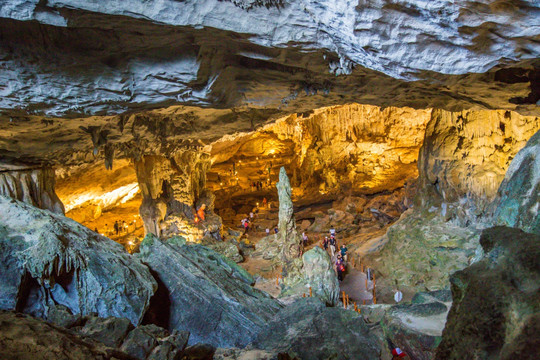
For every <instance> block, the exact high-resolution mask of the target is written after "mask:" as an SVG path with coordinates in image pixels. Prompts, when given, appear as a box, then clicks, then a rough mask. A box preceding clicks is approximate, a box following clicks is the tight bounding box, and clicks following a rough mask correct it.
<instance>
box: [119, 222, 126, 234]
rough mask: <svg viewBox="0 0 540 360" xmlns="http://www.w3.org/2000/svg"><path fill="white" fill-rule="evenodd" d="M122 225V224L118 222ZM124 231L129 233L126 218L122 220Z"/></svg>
mask: <svg viewBox="0 0 540 360" xmlns="http://www.w3.org/2000/svg"><path fill="white" fill-rule="evenodd" d="M118 225H120V224H118ZM122 231H123V232H125V233H127V225H126V221H125V220H122Z"/></svg>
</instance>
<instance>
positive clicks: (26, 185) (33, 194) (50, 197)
mask: <svg viewBox="0 0 540 360" xmlns="http://www.w3.org/2000/svg"><path fill="white" fill-rule="evenodd" d="M54 185H55V173H54V170H53V169H51V168H46V167H43V168H38V169H24V168H23V169H17V170H4V171H0V195H3V196H7V197H9V198H12V199H16V200H20V201H23V202H25V203H27V204H30V205H33V206H36V207H38V208H40V209H46V210H51V211H52V212H55V213H57V214H64V205H63V204H62V202H61V201H60V199H59V198H58V196H57V195H56V192H55V189H54Z"/></svg>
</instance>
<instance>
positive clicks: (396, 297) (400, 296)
mask: <svg viewBox="0 0 540 360" xmlns="http://www.w3.org/2000/svg"><path fill="white" fill-rule="evenodd" d="M394 300H395V301H396V304H399V303H400V302H401V300H403V293H402V292H401V291H400V290H399V289H396V293H395V294H394Z"/></svg>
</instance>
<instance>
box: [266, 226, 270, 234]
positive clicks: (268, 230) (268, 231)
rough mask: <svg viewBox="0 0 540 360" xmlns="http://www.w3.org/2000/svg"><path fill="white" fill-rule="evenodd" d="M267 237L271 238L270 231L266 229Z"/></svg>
mask: <svg viewBox="0 0 540 360" xmlns="http://www.w3.org/2000/svg"><path fill="white" fill-rule="evenodd" d="M266 236H270V229H269V228H266Z"/></svg>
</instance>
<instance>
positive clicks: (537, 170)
mask: <svg viewBox="0 0 540 360" xmlns="http://www.w3.org/2000/svg"><path fill="white" fill-rule="evenodd" d="M492 206H493V207H494V208H495V210H494V219H493V222H494V223H495V224H497V225H505V226H511V227H517V228H520V229H522V230H524V231H527V232H531V233H534V234H538V235H540V131H538V132H537V133H536V134H535V135H534V136H533V137H532V138H531V139H530V140H529V141H528V142H527V145H526V146H525V147H524V148H523V149H521V150H520V151H519V152H518V153H517V155H516V156H515V157H514V159H513V160H512V162H511V163H510V167H509V168H508V171H507V172H506V175H505V177H504V181H503V182H502V184H501V186H500V187H499V191H498V192H497V199H496V200H495V201H494V203H493V205H492Z"/></svg>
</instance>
